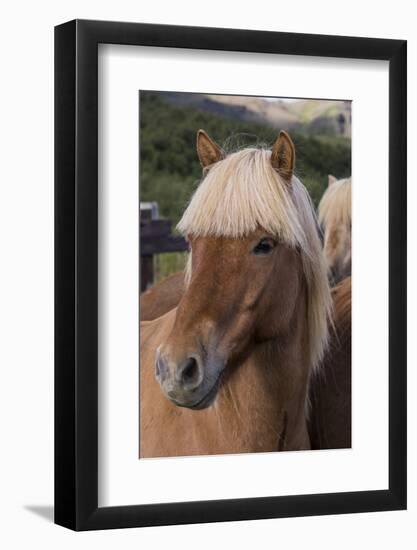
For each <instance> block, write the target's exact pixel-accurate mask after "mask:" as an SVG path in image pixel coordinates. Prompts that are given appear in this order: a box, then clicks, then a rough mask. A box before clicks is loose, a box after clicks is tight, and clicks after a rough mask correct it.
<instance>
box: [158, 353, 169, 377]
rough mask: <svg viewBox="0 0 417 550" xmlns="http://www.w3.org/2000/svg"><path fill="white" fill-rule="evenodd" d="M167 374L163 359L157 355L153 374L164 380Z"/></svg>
mask: <svg viewBox="0 0 417 550" xmlns="http://www.w3.org/2000/svg"><path fill="white" fill-rule="evenodd" d="M167 374H168V369H167V365H166V363H165V361H164V359H163V358H162V357H161V356H160V355H158V356H157V358H156V361H155V375H156V378H157V379H158V380H164V379H165V378H166V376H167Z"/></svg>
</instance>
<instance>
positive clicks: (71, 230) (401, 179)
mask: <svg viewBox="0 0 417 550" xmlns="http://www.w3.org/2000/svg"><path fill="white" fill-rule="evenodd" d="M98 44H123V45H144V46H160V47H169V48H193V49H204V50H212V51H215V50H223V51H224V50H228V51H240V52H259V53H276V54H290V55H303V56H321V57H340V58H354V59H374V60H387V61H388V62H389V488H388V489H387V490H376V491H358V492H347V493H346V492H345V493H332V494H306V495H297V496H274V497H262V498H244V499H233V500H217V501H200V502H182V503H169V504H152V505H137V506H118V507H98V498H97V493H98V473H97V472H98V468H97V464H98V448H97V434H98V408H97V405H98V392H97V387H98V350H97V334H98V329H97V325H98V315H97V307H98V290H97V277H98V261H97V258H98V251H97V245H98V223H97V222H98V219H97V216H98V212H97V209H98V203H97V199H98V152H97V146H98V131H97V128H98V108H97V105H98V64H97V54H98ZM406 47H407V44H406V41H404V40H386V39H374V38H354V37H342V36H321V35H309V34H292V33H280V32H264V31H248V30H236V29H217V28H197V27H180V26H164V25H148V24H141V23H118V22H106V21H83V20H74V21H70V22H68V23H64V24H62V25H59V26H57V27H56V28H55V522H56V523H57V524H59V525H63V526H65V527H68V528H70V529H74V530H90V529H107V528H123V527H139V526H152V525H170V524H180V523H200V522H214V521H236V520H249V519H261V518H280V517H288V516H309V515H323V514H341V513H352V512H371V511H386V510H402V509H405V508H406V488H407V487H406V136H407V133H406V113H407V107H406Z"/></svg>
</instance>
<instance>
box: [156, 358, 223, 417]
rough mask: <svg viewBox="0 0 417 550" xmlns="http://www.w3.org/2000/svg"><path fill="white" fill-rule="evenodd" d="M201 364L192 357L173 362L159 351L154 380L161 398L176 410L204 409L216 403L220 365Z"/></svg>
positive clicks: (214, 362)
mask: <svg viewBox="0 0 417 550" xmlns="http://www.w3.org/2000/svg"><path fill="white" fill-rule="evenodd" d="M207 363H208V364H206V365H204V364H203V361H202V359H201V357H200V356H199V355H196V354H193V355H190V356H188V357H186V358H184V359H182V360H180V361H173V360H172V359H170V358H169V357H167V356H166V355H163V354H162V353H160V352H159V351H158V352H157V356H156V361H155V377H156V380H157V381H158V383H159V385H160V386H161V389H162V392H163V393H164V395H165V396H166V397H167V398H168V399H169V400H170V401H172V402H173V403H174V404H175V405H177V406H179V407H187V408H189V409H197V410H198V409H205V408H207V407H209V406H210V405H211V404H212V403H213V402H214V400H215V398H216V395H217V392H218V389H219V386H220V382H221V377H222V373H223V370H224V368H223V364H222V363H221V362H219V361H208V362H207Z"/></svg>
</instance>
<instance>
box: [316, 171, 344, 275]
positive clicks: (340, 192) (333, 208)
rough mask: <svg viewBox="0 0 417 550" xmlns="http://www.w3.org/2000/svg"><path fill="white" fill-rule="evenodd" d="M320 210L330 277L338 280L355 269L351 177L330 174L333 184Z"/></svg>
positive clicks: (329, 187)
mask: <svg viewBox="0 0 417 550" xmlns="http://www.w3.org/2000/svg"><path fill="white" fill-rule="evenodd" d="M318 214H319V215H318V217H319V222H320V225H321V227H322V230H323V233H324V255H325V256H326V260H327V265H328V270H329V277H330V280H331V282H332V283H333V284H336V283H338V282H339V281H341V280H342V279H344V278H345V277H348V276H349V275H350V274H351V272H352V179H351V178H346V179H342V180H337V179H336V178H335V177H334V176H331V175H329V185H328V187H327V189H326V192H325V193H324V195H323V197H322V199H321V201H320V204H319V209H318Z"/></svg>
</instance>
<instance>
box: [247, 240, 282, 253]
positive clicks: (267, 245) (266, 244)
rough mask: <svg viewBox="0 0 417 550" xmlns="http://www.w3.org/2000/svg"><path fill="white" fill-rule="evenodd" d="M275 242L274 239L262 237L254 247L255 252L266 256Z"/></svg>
mask: <svg viewBox="0 0 417 550" xmlns="http://www.w3.org/2000/svg"><path fill="white" fill-rule="evenodd" d="M275 244H276V243H275V241H274V240H272V239H261V240H260V241H259V243H258V244H257V245H256V246H255V248H254V249H253V253H254V254H256V255H257V256H266V255H267V254H270V253H271V252H272V250H273V249H274V247H275Z"/></svg>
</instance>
